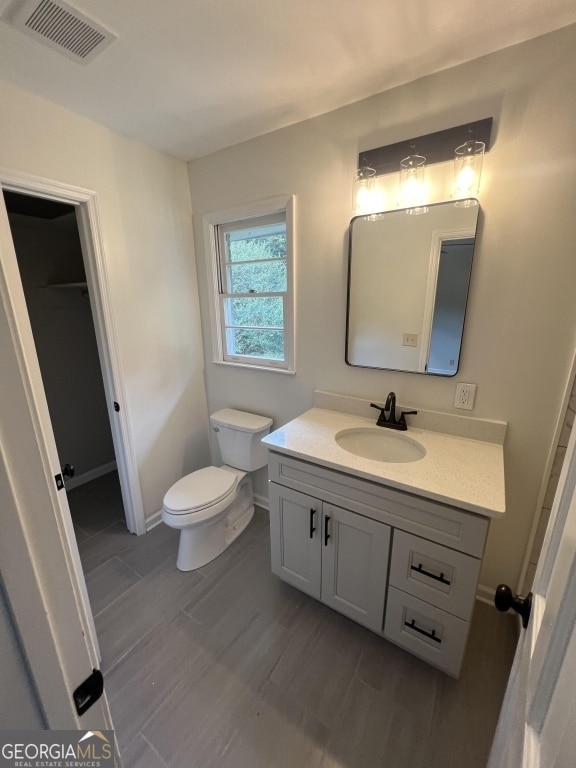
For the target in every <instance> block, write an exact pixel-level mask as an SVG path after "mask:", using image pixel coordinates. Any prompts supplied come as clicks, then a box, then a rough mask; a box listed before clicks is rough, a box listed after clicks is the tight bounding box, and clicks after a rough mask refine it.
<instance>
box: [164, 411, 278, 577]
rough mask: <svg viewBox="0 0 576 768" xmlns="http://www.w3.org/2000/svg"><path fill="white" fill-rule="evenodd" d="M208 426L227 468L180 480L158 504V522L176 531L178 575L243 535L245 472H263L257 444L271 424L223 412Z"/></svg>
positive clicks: (249, 506) (249, 513)
mask: <svg viewBox="0 0 576 768" xmlns="http://www.w3.org/2000/svg"><path fill="white" fill-rule="evenodd" d="M210 421H211V423H212V427H213V429H214V431H215V432H216V434H217V436H218V443H219V445H220V451H221V454H222V458H223V460H224V461H227V462H228V463H226V464H224V465H223V466H221V467H205V468H204V469H199V470H197V471H196V472H191V473H190V474H189V475H186V476H185V477H183V478H181V479H180V480H178V482H176V483H175V484H174V485H173V486H172V487H171V488H170V489H169V490H168V492H167V493H166V495H165V496H164V501H163V504H162V520H163V522H164V523H165V524H166V525H168V526H170V527H171V528H176V529H178V530H180V544H179V547H178V557H177V560H176V567H177V568H178V569H179V570H181V571H192V570H195V569H196V568H201V567H202V566H203V565H206V563H209V562H210V561H211V560H214V558H216V557H218V555H220V554H222V552H224V550H226V549H227V548H228V547H229V546H230V545H231V544H232V542H233V541H235V539H237V538H238V536H239V535H240V534H241V533H242V532H243V531H244V530H245V529H246V527H247V526H248V524H249V523H250V521H251V519H252V517H253V515H254V497H253V492H252V481H251V478H250V476H249V475H248V472H249V471H252V470H255V469H260V468H261V467H263V466H265V464H266V460H267V452H266V449H265V447H264V446H263V445H261V444H260V440H261V439H262V437H264V436H265V435H267V434H268V433H269V432H270V428H271V426H272V419H269V418H267V417H265V416H256V415H255V414H249V413H246V412H244V411H236V410H233V409H231V408H226V409H223V410H221V411H217V412H216V413H214V414H213V415H212V416H211V417H210ZM232 462H233V465H232Z"/></svg>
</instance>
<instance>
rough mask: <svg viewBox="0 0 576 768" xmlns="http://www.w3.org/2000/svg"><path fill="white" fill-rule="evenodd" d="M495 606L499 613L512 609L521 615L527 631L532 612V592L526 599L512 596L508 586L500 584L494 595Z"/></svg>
mask: <svg viewBox="0 0 576 768" xmlns="http://www.w3.org/2000/svg"><path fill="white" fill-rule="evenodd" d="M494 605H495V606H496V608H497V609H498V610H499V611H503V612H506V611H508V610H510V608H512V610H513V611H516V613H519V614H520V616H521V617H522V626H523V627H524V629H526V627H527V626H528V622H529V620H530V611H531V610H532V592H529V593H528V594H527V595H526V597H521V596H520V595H514V594H512V590H511V589H510V587H509V586H508V585H507V584H499V585H498V586H497V587H496V594H495V595H494Z"/></svg>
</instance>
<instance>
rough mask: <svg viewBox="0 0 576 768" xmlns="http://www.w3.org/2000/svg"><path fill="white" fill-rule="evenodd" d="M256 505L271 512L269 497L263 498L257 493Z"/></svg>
mask: <svg viewBox="0 0 576 768" xmlns="http://www.w3.org/2000/svg"><path fill="white" fill-rule="evenodd" d="M254 504H256V506H257V507H262V509H265V510H266V511H270V499H269V498H268V496H262V494H261V493H255V494H254Z"/></svg>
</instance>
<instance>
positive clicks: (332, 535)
mask: <svg viewBox="0 0 576 768" xmlns="http://www.w3.org/2000/svg"><path fill="white" fill-rule="evenodd" d="M390 531H391V529H390V527H389V526H388V525H384V523H378V522H376V521H375V520H370V519H369V518H367V517H362V516H361V515H356V514H354V513H353V512H348V510H345V509H341V508H340V507H334V506H332V505H331V504H326V503H324V505H323V519H322V531H321V534H322V595H321V600H322V602H323V603H326V605H329V606H330V607H331V608H334V610H336V611H339V612H340V613H343V614H344V615H345V616H348V617H349V618H351V619H354V621H357V622H358V623H359V624H363V625H364V626H365V627H368V628H369V629H372V630H373V631H375V632H382V625H383V621H384V602H385V597H386V577H387V573H388V557H389V552H390Z"/></svg>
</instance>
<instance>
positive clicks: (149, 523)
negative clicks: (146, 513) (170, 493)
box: [146, 509, 162, 533]
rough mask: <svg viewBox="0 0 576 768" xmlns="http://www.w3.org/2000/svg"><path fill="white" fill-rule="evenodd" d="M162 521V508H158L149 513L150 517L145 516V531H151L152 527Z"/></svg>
mask: <svg viewBox="0 0 576 768" xmlns="http://www.w3.org/2000/svg"><path fill="white" fill-rule="evenodd" d="M161 522H162V510H161V509H159V510H158V511H157V512H154V514H153V515H150V517H148V518H146V533H148V531H151V530H152V528H156V526H157V525H160V523H161Z"/></svg>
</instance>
